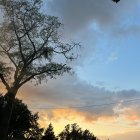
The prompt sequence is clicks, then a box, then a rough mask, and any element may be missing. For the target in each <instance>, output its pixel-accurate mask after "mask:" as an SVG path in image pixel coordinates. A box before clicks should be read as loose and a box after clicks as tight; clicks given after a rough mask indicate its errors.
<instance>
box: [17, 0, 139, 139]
mask: <svg viewBox="0 0 140 140" xmlns="http://www.w3.org/2000/svg"><path fill="white" fill-rule="evenodd" d="M42 10H43V12H45V13H46V14H49V15H53V16H57V17H59V20H60V21H61V22H62V23H63V24H64V29H63V32H62V40H63V41H65V42H71V41H75V42H80V44H81V45H82V48H81V49H80V50H79V51H78V53H79V57H78V59H77V60H75V61H74V62H72V63H71V66H72V68H73V71H74V74H73V75H68V74H65V75H64V76H63V77H58V78H57V79H56V80H48V82H47V84H46V83H42V85H39V86H36V87H35V86H34V85H32V84H30V83H28V84H27V85H25V86H24V87H23V88H22V89H21V90H20V91H19V94H18V97H19V98H22V99H23V102H25V103H27V104H28V106H29V108H30V109H31V110H32V111H33V112H39V116H40V120H39V122H40V124H41V126H43V127H47V126H48V124H49V123H50V122H51V123H52V124H53V126H54V128H55V133H59V132H60V131H61V130H63V129H64V126H65V125H67V124H72V123H78V124H79V126H80V127H82V128H83V129H89V130H90V131H91V132H93V133H94V134H95V136H97V137H99V138H101V139H102V140H106V139H107V138H109V139H110V140H126V139H127V140H132V139H135V140H139V139H140V132H139V131H140V110H139V108H140V65H139V61H140V55H139V52H140V47H139V46H140V39H139V36H140V14H139V12H140V1H139V0H120V2H119V3H117V4H116V3H114V2H112V1H111V0H88V1H85V0H59V1H58V0H44V3H43V8H42Z"/></svg>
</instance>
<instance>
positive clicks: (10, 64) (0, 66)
mask: <svg viewBox="0 0 140 140" xmlns="http://www.w3.org/2000/svg"><path fill="white" fill-rule="evenodd" d="M1 3H2V4H3V10H4V15H5V18H4V22H3V23H2V24H1V26H0V80H1V82H2V83H3V85H4V86H5V88H6V90H7V93H6V94H5V104H4V105H3V110H2V112H0V138H1V139H2V140H5V139H6V135H7V131H8V126H9V121H10V116H11V113H12V106H13V103H14V99H15V97H16V94H17V92H18V90H19V88H20V87H21V86H22V85H24V84H25V83H27V82H28V81H30V80H36V82H39V83H40V82H41V81H42V80H44V79H47V78H55V77H56V76H57V75H62V74H63V73H64V72H69V71H70V70H71V68H70V67H69V66H67V64H68V63H67V61H68V60H73V59H74V58H75V56H74V53H73V49H75V48H76V47H77V46H79V44H78V43H72V44H66V43H63V42H62V41H61V39H60V34H59V28H60V27H61V25H62V24H61V23H60V22H59V20H58V18H57V17H54V16H48V15H45V14H43V13H42V12H41V10H42V9H41V3H42V1H41V0H7V1H6V2H5V0H3V1H2V2H1ZM59 58H61V60H63V61H62V62H60V61H59V60H60V59H59ZM64 60H65V61H64Z"/></svg>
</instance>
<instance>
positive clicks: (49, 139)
mask: <svg viewBox="0 0 140 140" xmlns="http://www.w3.org/2000/svg"><path fill="white" fill-rule="evenodd" d="M41 140H58V139H57V138H56V136H55V134H54V131H53V126H52V124H49V126H48V128H47V129H46V131H45V134H44V136H43V137H42V139H41Z"/></svg>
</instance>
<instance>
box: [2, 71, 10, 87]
mask: <svg viewBox="0 0 140 140" xmlns="http://www.w3.org/2000/svg"><path fill="white" fill-rule="evenodd" d="M0 79H1V81H2V83H3V84H4V85H5V87H6V89H7V90H9V89H10V87H9V85H8V83H7V82H6V80H5V79H4V76H3V74H1V73H0Z"/></svg>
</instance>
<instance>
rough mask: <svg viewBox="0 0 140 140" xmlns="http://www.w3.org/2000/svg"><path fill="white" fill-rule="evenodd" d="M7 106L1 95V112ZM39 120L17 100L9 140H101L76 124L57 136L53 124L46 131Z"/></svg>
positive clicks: (67, 126) (36, 114)
mask: <svg viewBox="0 0 140 140" xmlns="http://www.w3.org/2000/svg"><path fill="white" fill-rule="evenodd" d="M5 104H6V101H5V97H3V96H2V95H0V110H2V109H3V108H4V106H5ZM0 119H1V118H0ZM38 119H39V116H38V113H35V114H33V113H32V112H31V111H30V110H29V109H28V106H27V105H26V104H24V103H23V102H22V100H19V99H17V98H16V99H15V102H14V106H13V112H12V117H11V121H10V127H9V130H8V140H99V139H98V138H97V137H95V136H94V134H93V133H91V132H90V131H89V130H87V129H86V130H82V129H81V128H80V127H79V125H78V124H76V123H74V124H71V125H70V124H68V125H66V126H65V128H64V130H63V131H62V132H60V134H58V135H57V136H56V135H55V133H54V128H53V126H52V124H49V126H48V127H47V128H46V129H44V128H41V127H40V125H39V123H38Z"/></svg>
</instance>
